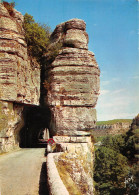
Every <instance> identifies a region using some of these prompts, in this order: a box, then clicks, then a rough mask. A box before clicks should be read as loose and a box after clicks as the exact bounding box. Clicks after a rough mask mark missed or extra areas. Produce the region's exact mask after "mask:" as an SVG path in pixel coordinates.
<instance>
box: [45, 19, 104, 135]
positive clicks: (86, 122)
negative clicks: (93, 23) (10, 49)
mask: <svg viewBox="0 0 139 195" xmlns="http://www.w3.org/2000/svg"><path fill="white" fill-rule="evenodd" d="M85 29H86V24H85V22H84V21H83V20H79V19H72V20H69V21H67V22H65V23H62V24H60V25H58V26H57V27H56V29H55V30H54V32H53V33H52V35H51V39H52V42H53V43H52V45H54V44H56V43H57V42H61V43H62V49H61V50H60V52H59V55H58V56H57V57H56V59H55V60H54V61H53V63H52V64H50V65H49V66H47V69H46V74H47V75H46V78H47V81H46V82H47V85H48V86H49V87H48V92H47V103H48V105H49V106H50V108H51V112H52V121H51V126H50V131H52V132H53V134H54V135H64V136H65V135H68V136H69V135H71V136H74V135H75V136H78V135H90V129H92V128H93V127H94V125H95V123H96V110H95V109H94V108H95V105H96V103H97V99H98V95H99V75H100V71H99V68H98V65H97V62H96V60H95V57H94V53H93V52H90V51H88V34H87V33H86V31H85Z"/></svg>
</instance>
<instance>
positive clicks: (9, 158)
mask: <svg viewBox="0 0 139 195" xmlns="http://www.w3.org/2000/svg"><path fill="white" fill-rule="evenodd" d="M44 153H45V149H44V148H35V149H34V148H33V149H30V148H28V149H21V150H19V151H15V152H12V153H9V154H5V155H1V156H0V189H1V193H0V195H47V194H48V192H47V181H46V157H45V156H44Z"/></svg>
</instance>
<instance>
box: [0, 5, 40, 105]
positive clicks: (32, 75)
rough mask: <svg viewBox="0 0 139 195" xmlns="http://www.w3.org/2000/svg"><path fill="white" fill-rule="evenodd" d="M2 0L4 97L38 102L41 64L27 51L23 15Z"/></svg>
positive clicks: (0, 77) (0, 78)
mask: <svg viewBox="0 0 139 195" xmlns="http://www.w3.org/2000/svg"><path fill="white" fill-rule="evenodd" d="M13 12H14V14H13V15H12V16H10V14H9V12H8V10H7V9H6V8H5V7H4V6H3V4H2V3H0V100H4V101H14V102H19V103H24V104H31V105H38V104H39V97H40V67H39V65H38V63H36V62H35V61H33V60H30V59H29V57H28V55H27V45H26V42H25V37H24V30H23V16H22V15H21V13H20V12H17V11H16V10H15V9H14V10H13Z"/></svg>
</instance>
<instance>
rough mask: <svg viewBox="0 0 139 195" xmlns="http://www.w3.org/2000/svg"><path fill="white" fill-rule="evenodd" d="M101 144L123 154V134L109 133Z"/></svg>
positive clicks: (124, 145)
mask: <svg viewBox="0 0 139 195" xmlns="http://www.w3.org/2000/svg"><path fill="white" fill-rule="evenodd" d="M102 145H104V146H105V147H108V148H111V149H113V150H115V151H117V152H118V153H122V154H123V152H124V150H125V147H126V143H125V135H115V136H111V135H109V136H107V137H105V138H104V139H103V140H102Z"/></svg>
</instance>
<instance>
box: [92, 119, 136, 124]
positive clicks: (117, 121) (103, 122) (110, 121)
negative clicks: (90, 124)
mask: <svg viewBox="0 0 139 195" xmlns="http://www.w3.org/2000/svg"><path fill="white" fill-rule="evenodd" d="M122 122H124V123H125V122H129V123H131V122H132V119H114V120H109V121H97V123H96V125H113V124H115V123H122Z"/></svg>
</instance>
